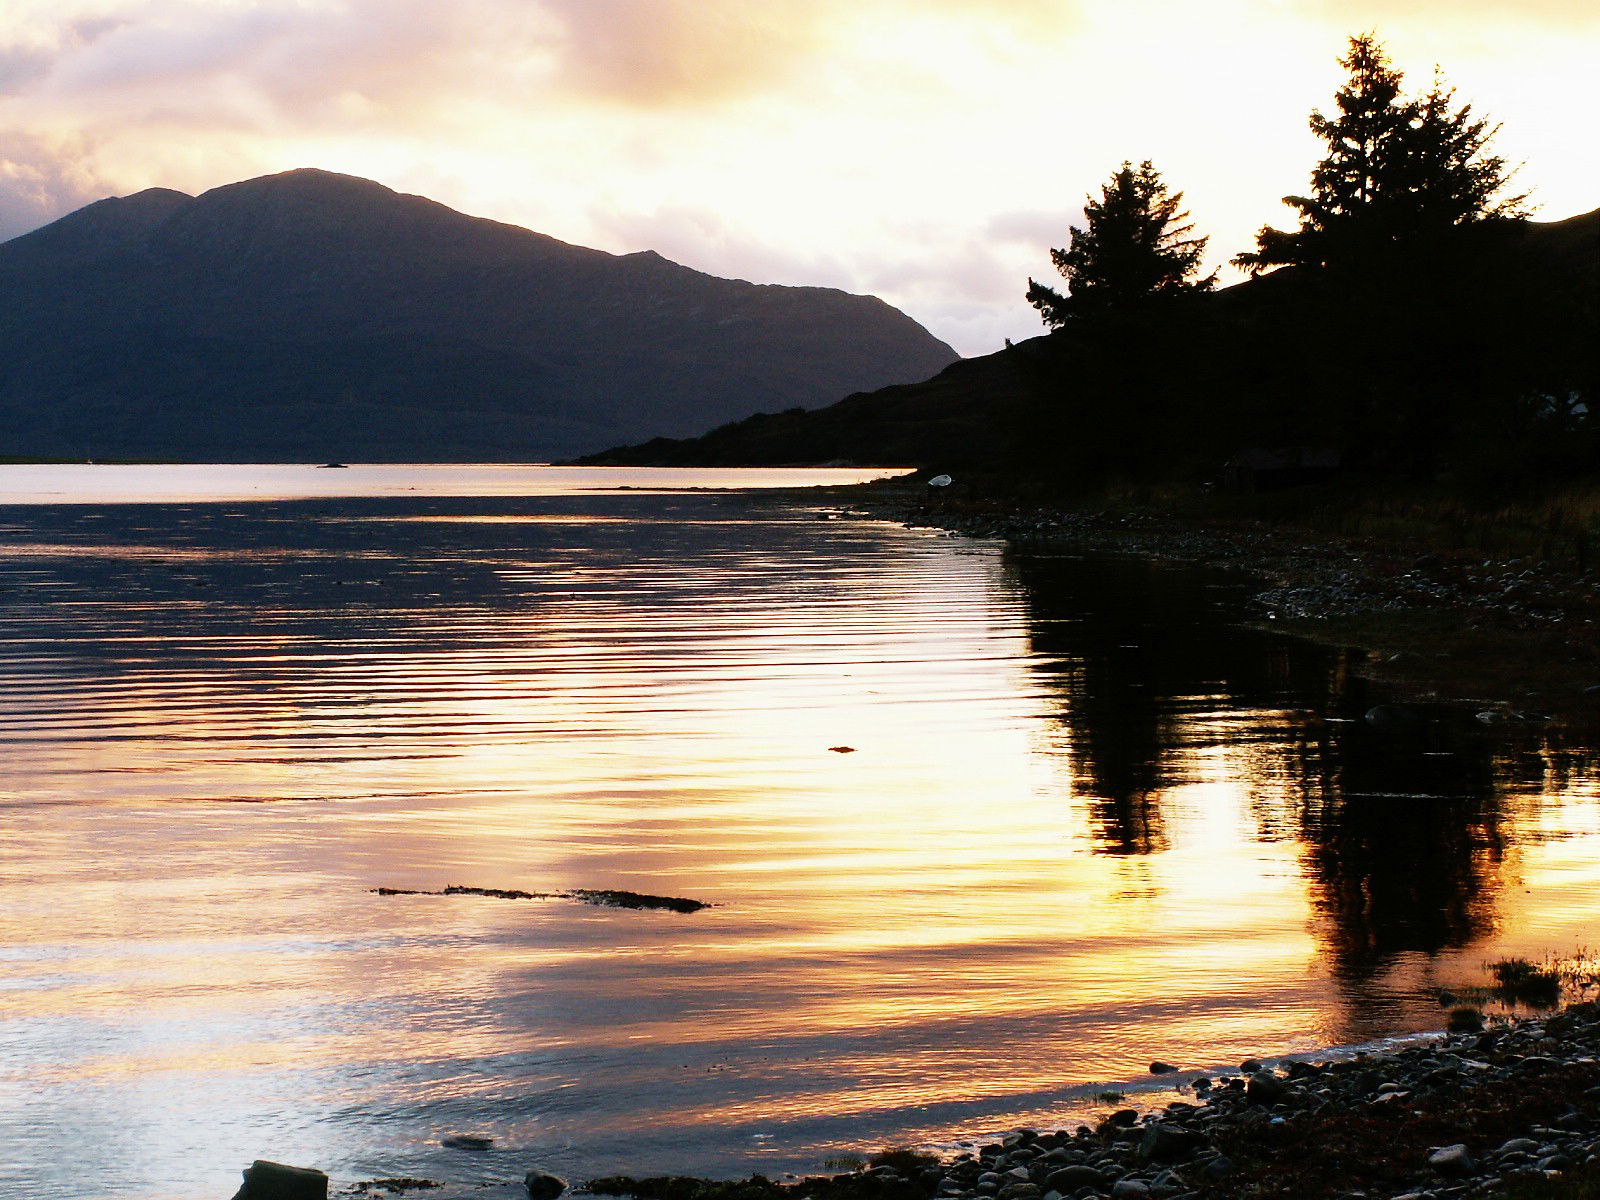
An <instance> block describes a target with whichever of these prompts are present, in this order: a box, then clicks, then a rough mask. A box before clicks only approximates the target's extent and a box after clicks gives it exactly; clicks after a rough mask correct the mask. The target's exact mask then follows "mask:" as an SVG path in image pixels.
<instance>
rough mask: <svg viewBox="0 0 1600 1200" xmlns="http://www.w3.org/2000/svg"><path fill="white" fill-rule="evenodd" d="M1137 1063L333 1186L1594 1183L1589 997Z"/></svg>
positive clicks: (1093, 1194) (1240, 1197)
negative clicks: (1133, 1072) (1071, 1090)
mask: <svg viewBox="0 0 1600 1200" xmlns="http://www.w3.org/2000/svg"><path fill="white" fill-rule="evenodd" d="M1157 1067H1160V1068H1163V1070H1162V1071H1161V1072H1160V1073H1159V1074H1153V1075H1152V1079H1153V1080H1154V1079H1165V1078H1167V1077H1168V1076H1169V1075H1170V1077H1171V1079H1172V1082H1171V1083H1168V1084H1166V1086H1164V1087H1159V1088H1157V1089H1156V1090H1154V1091H1152V1092H1151V1093H1149V1095H1150V1097H1151V1098H1152V1099H1154V1100H1156V1101H1157V1102H1156V1103H1152V1104H1149V1105H1148V1106H1139V1107H1135V1105H1133V1104H1131V1103H1128V1100H1129V1097H1127V1096H1123V1095H1117V1094H1114V1093H1107V1094H1106V1095H1104V1096H1102V1097H1100V1098H1099V1101H1100V1102H1099V1104H1098V1105H1097V1107H1098V1108H1099V1109H1100V1112H1099V1114H1098V1115H1097V1116H1095V1117H1093V1118H1089V1119H1086V1120H1083V1121H1080V1122H1079V1123H1078V1124H1076V1125H1074V1126H1073V1127H1072V1128H1059V1129H1054V1130H1047V1129H1035V1128H1019V1129H1013V1130H1008V1131H1005V1132H1001V1133H996V1134H994V1135H992V1136H990V1137H986V1138H979V1139H975V1140H973V1141H971V1142H966V1141H963V1142H960V1143H956V1144H954V1145H953V1146H951V1145H945V1146H940V1147H938V1148H937V1150H938V1152H930V1151H928V1150H924V1149H906V1148H896V1149H884V1150H881V1151H878V1152H876V1153H872V1154H870V1156H868V1157H865V1158H864V1160H858V1162H857V1164H856V1165H854V1166H853V1167H852V1168H851V1169H847V1170H840V1171H838V1172H836V1173H833V1174H825V1175H821V1174H819V1175H809V1176H804V1177H800V1178H794V1177H786V1178H785V1179H783V1180H773V1179H769V1178H767V1177H766V1176H764V1175H760V1174H752V1175H749V1176H745V1177H742V1178H734V1179H728V1178H708V1177H700V1176H685V1175H676V1176H650V1177H634V1176H628V1175H612V1176H603V1177H597V1178H592V1179H587V1180H582V1181H579V1182H576V1183H574V1184H572V1185H571V1186H570V1187H567V1186H566V1184H565V1182H564V1181H559V1180H554V1178H553V1177H552V1176H549V1175H548V1174H546V1173H545V1172H543V1171H542V1170H540V1169H539V1168H538V1167H536V1166H535V1167H534V1168H533V1169H531V1170H530V1171H529V1172H528V1182H527V1183H515V1182H511V1181H489V1180H485V1181H480V1182H477V1183H455V1184H442V1183H437V1182H435V1181H432V1180H423V1179H409V1178H408V1179H394V1180H370V1181H366V1182H365V1183H361V1184H352V1185H349V1186H348V1187H344V1188H341V1189H340V1190H339V1191H338V1192H337V1193H333V1194H337V1195H346V1196H366V1197H371V1198H373V1200H376V1198H378V1197H386V1196H394V1195H400V1194H402V1193H404V1194H415V1195H419V1196H426V1197H432V1198H434V1200H468V1198H469V1197H476V1198H478V1200H511V1198H513V1197H516V1198H518V1200H520V1198H522V1197H538V1198H539V1200H553V1196H554V1195H559V1194H561V1193H559V1192H554V1191H553V1190H552V1189H554V1187H555V1185H556V1184H557V1183H560V1184H561V1186H562V1187H563V1188H564V1189H565V1195H567V1196H571V1197H574V1198H576V1197H584V1196H617V1197H633V1198H635V1200H1100V1198H1101V1197H1111V1198H1113V1200H1268V1198H1273V1197H1294V1198H1295V1200H1445V1198H1447V1197H1479V1196H1486V1197H1487V1196H1494V1197H1504V1198H1505V1200H1535V1198H1542V1197H1556V1198H1560V1197H1569V1196H1570V1197H1572V1198H1573V1200H1581V1198H1583V1197H1589V1196H1592V1195H1593V1194H1594V1193H1593V1192H1592V1191H1590V1190H1587V1189H1589V1188H1592V1187H1600V1002H1596V1001H1593V1000H1583V1001H1576V1002H1574V1003H1572V1004H1570V1005H1568V1006H1566V1007H1564V1008H1559V1009H1554V1008H1553V1009H1551V1010H1550V1011H1548V1012H1545V1013H1543V1014H1539V1015H1534V1016H1525V1017H1518V1018H1513V1019H1493V1020H1491V1021H1489V1022H1487V1023H1484V1024H1483V1025H1482V1026H1481V1027H1480V1028H1477V1029H1471V1030H1467V1031H1464V1032H1456V1033H1449V1032H1442V1033H1439V1034H1437V1035H1427V1034H1424V1035H1417V1036H1415V1037H1413V1038H1410V1039H1406V1044H1404V1045H1394V1046H1382V1045H1378V1046H1374V1045H1368V1046H1357V1047H1347V1048H1344V1049H1342V1050H1341V1049H1334V1050H1325V1051H1317V1052H1310V1053H1306V1054H1295V1055H1290V1056H1285V1057H1282V1058H1277V1059H1272V1060H1265V1061H1263V1060H1255V1059H1248V1060H1245V1061H1244V1062H1242V1063H1240V1064H1239V1065H1238V1066H1237V1067H1236V1068H1231V1069H1228V1070H1223V1071H1215V1070H1212V1071H1199V1072H1197V1071H1195V1070H1192V1069H1191V1070H1178V1069H1176V1068H1172V1069H1171V1070H1170V1072H1169V1071H1168V1070H1166V1069H1165V1068H1166V1064H1160V1063H1153V1064H1152V1071H1153V1072H1155V1070H1156V1068H1157ZM1174 1085H1177V1086H1174ZM1168 1096H1170V1097H1171V1098H1170V1099H1167V1098H1166V1097H1168ZM840 1165H843V1164H842V1163H841V1164H840ZM540 1189H544V1190H543V1191H541V1190H540Z"/></svg>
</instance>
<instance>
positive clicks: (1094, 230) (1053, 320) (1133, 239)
mask: <svg viewBox="0 0 1600 1200" xmlns="http://www.w3.org/2000/svg"><path fill="white" fill-rule="evenodd" d="M1182 207H1183V193H1182V192H1173V191H1169V190H1168V188H1167V185H1166V183H1165V182H1164V181H1163V180H1162V178H1161V174H1160V172H1158V171H1157V170H1156V169H1155V167H1153V166H1151V165H1150V162H1149V160H1146V161H1144V162H1142V163H1140V164H1139V165H1138V166H1137V167H1135V166H1134V165H1133V164H1132V163H1130V162H1124V163H1123V164H1122V166H1121V168H1119V169H1118V170H1117V171H1116V173H1115V174H1113V175H1112V176H1111V179H1110V181H1109V182H1107V183H1105V184H1104V185H1103V186H1102V187H1101V189H1100V199H1099V200H1094V199H1093V198H1089V199H1088V200H1087V201H1086V203H1085V204H1084V209H1083V212H1084V217H1085V218H1086V221H1085V227H1084V228H1082V229H1079V228H1078V227H1077V226H1071V227H1070V228H1069V232H1070V234H1071V243H1070V246H1069V247H1068V248H1067V249H1065V250H1051V251H1050V260H1051V261H1052V262H1053V263H1055V266H1056V270H1058V271H1060V272H1061V274H1062V275H1063V276H1064V277H1065V278H1066V281H1067V294H1066V295H1062V294H1061V293H1060V292H1057V291H1055V290H1054V289H1052V288H1048V287H1045V286H1044V285H1043V284H1041V283H1038V282H1036V281H1035V280H1033V279H1029V280H1028V292H1027V298H1028V303H1029V304H1031V305H1033V306H1034V307H1035V308H1037V309H1038V310H1039V312H1040V315H1041V316H1043V318H1044V322H1045V324H1046V325H1048V326H1050V327H1051V328H1052V329H1059V328H1061V327H1062V326H1063V325H1065V324H1066V323H1067V322H1068V321H1070V320H1072V319H1073V318H1076V317H1086V316H1096V315H1106V314H1112V313H1125V312H1130V311H1133V310H1136V309H1139V308H1143V307H1145V306H1146V305H1148V304H1149V303H1150V302H1151V301H1153V300H1164V299H1171V298H1174V297H1179V296H1186V295H1192V294H1194V293H1198V292H1204V291H1208V290H1210V288H1211V285H1212V284H1213V283H1214V282H1215V281H1216V272H1212V273H1211V274H1210V275H1208V276H1206V277H1205V278H1203V279H1197V278H1194V276H1195V275H1197V274H1198V272H1199V270H1200V259H1201V257H1202V256H1203V255H1204V254H1205V249H1206V241H1207V239H1206V238H1203V237H1192V236H1189V235H1191V234H1192V233H1193V232H1194V226H1193V224H1191V223H1189V214H1188V213H1186V212H1184V211H1182Z"/></svg>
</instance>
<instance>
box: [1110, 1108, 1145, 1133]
mask: <svg viewBox="0 0 1600 1200" xmlns="http://www.w3.org/2000/svg"><path fill="white" fill-rule="evenodd" d="M1106 1123H1107V1124H1108V1125H1120V1126H1122V1127H1123V1128H1124V1129H1126V1128H1127V1127H1128V1126H1130V1125H1137V1124H1138V1123H1139V1110H1138V1109H1136V1108H1119V1109H1117V1111H1116V1112H1114V1113H1112V1114H1111V1115H1110V1116H1109V1117H1107V1118H1106Z"/></svg>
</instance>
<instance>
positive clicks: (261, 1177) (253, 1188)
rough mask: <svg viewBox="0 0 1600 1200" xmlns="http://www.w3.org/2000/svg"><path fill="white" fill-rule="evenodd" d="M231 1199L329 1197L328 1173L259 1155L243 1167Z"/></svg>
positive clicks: (307, 1199)
mask: <svg viewBox="0 0 1600 1200" xmlns="http://www.w3.org/2000/svg"><path fill="white" fill-rule="evenodd" d="M233 1200H328V1177H327V1175H325V1174H323V1173H322V1172H321V1171H318V1170H316V1169H314V1168H312V1167H289V1166H285V1165H284V1164H283V1163H275V1162H268V1161H267V1160H266V1159H262V1158H258V1159H256V1161H255V1162H253V1163H251V1164H250V1165H249V1166H248V1167H246V1168H245V1171H244V1186H243V1187H241V1188H240V1189H239V1190H238V1191H237V1192H235V1193H234V1197H233Z"/></svg>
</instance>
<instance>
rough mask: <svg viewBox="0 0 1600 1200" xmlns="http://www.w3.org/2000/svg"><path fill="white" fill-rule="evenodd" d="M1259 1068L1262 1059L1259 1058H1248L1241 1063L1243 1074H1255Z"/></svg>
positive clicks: (1240, 1068)
mask: <svg viewBox="0 0 1600 1200" xmlns="http://www.w3.org/2000/svg"><path fill="white" fill-rule="evenodd" d="M1259 1070H1261V1060H1260V1059H1259V1058H1247V1059H1245V1060H1244V1061H1243V1062H1242V1063H1240V1064H1239V1074H1241V1075H1254V1074H1255V1073H1256V1072H1257V1071H1259Z"/></svg>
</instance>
